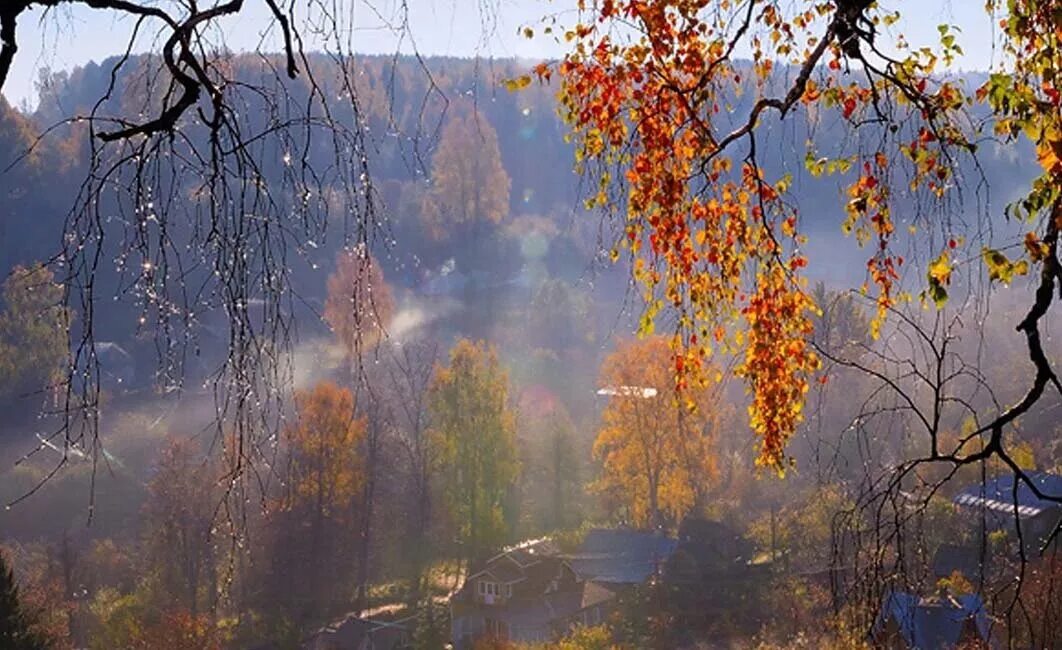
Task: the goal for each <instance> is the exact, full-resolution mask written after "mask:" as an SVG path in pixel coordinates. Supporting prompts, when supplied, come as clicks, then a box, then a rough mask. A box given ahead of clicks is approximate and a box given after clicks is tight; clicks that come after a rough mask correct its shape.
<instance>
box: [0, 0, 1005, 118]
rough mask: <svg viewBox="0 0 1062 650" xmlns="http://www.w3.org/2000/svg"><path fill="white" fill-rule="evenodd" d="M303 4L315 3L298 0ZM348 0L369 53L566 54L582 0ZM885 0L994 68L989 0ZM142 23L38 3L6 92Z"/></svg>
mask: <svg viewBox="0 0 1062 650" xmlns="http://www.w3.org/2000/svg"><path fill="white" fill-rule="evenodd" d="M0 1H2V0H0ZM172 1H173V0H163V1H161V2H157V3H155V4H159V5H163V6H164V5H166V4H170V3H171V2H172ZM295 4H296V6H305V4H306V3H301V2H298V0H296V3H295ZM341 4H343V5H344V6H346V7H348V8H349V10H350V15H348V16H344V17H343V18H344V22H345V23H346V24H349V25H352V26H353V27H352V29H351V30H350V35H351V41H352V43H353V47H352V49H353V50H355V51H358V52H362V53H366V54H391V53H394V52H396V51H400V52H411V51H413V50H414V49H415V50H416V51H417V52H419V53H420V54H423V55H448V56H462V57H473V56H479V57H495V58H505V57H522V58H529V59H544V58H557V57H559V56H561V55H562V54H563V53H564V43H563V41H558V39H557V38H555V37H551V36H546V35H544V34H543V33H542V29H541V27H542V26H543V25H544V24H546V23H544V21H547V22H548V21H552V20H554V19H555V20H556V21H557V23H558V24H559V25H562V26H565V25H567V26H570V25H572V24H573V23H574V22H575V21H576V18H577V14H576V11H575V4H576V0H404V2H403V0H342V2H341ZM881 4H882V5H883V6H884V7H885V8H886V9H899V10H900V11H901V12H902V13H903V14H904V18H903V19H902V20H901V22H900V23H898V24H897V25H895V26H894V27H893V28H892V29H893V31H895V32H899V33H903V34H904V35H905V36H906V37H907V40H908V41H909V42H910V43H911V45H913V46H917V45H921V44H935V43H937V41H938V40H939V35H938V33H937V26H938V25H940V24H944V23H947V24H952V25H957V26H959V27H960V28H961V30H962V35H961V37H960V41H959V42H960V43H961V45H962V46H963V48H964V50H965V54H964V56H962V57H960V59H959V60H958V61H957V62H956V67H957V68H959V69H963V70H984V69H987V68H988V67H989V65H990V64H991V62H992V47H991V40H992V20H991V19H990V17H989V16H988V15H987V14H986V13H985V12H984V9H983V7H984V3H983V2H982V1H981V0H918V1H917V2H911V1H910V0H907V1H903V0H891V1H890V0H884V1H883V2H882V3H881ZM403 5H405V6H407V7H408V11H404V10H403V9H402V7H403ZM404 17H406V18H407V19H408V29H405V30H403V29H400V26H401V25H402V22H403V18H404ZM269 23H270V21H269V17H268V14H267V12H266V9H265V3H264V2H262V1H261V0H251V1H250V2H248V4H247V7H246V8H245V9H244V11H243V12H242V13H241V15H239V16H235V17H230V18H227V19H226V20H225V21H224V22H223V23H221V30H222V32H223V33H221V34H214V35H212V38H213V39H214V41H215V42H221V41H222V40H223V41H224V43H225V44H226V45H227V46H228V47H229V48H232V49H234V50H250V49H254V48H255V47H257V46H258V45H259V44H260V43H262V42H265V43H266V45H267V46H270V47H267V49H271V48H275V47H276V45H275V43H276V34H273V33H265V32H266V28H267V26H268V25H269ZM525 26H530V27H532V28H536V30H535V31H536V36H535V38H532V39H527V38H525V37H524V36H522V35H520V34H519V33H518V32H519V31H520V30H521V28H522V27H525ZM133 28H134V21H132V20H131V19H129V18H126V17H122V16H121V15H119V14H116V13H115V12H113V11H105V10H95V9H90V8H87V7H84V6H76V5H73V6H71V5H63V6H62V7H61V8H59V9H53V10H52V11H50V12H49V13H45V12H44V10H43V9H40V8H37V9H34V10H33V11H31V12H30V13H29V15H24V16H23V17H22V18H21V19H20V21H19V29H18V35H19V50H18V54H17V56H16V58H15V62H14V65H13V67H12V70H11V73H10V75H9V78H8V80H7V82H6V83H5V86H4V90H3V94H4V95H5V96H6V98H7V99H8V101H10V102H12V103H14V104H16V105H19V106H32V105H33V104H34V103H35V97H36V89H35V85H36V80H37V79H38V78H39V75H40V72H41V71H42V70H44V69H51V70H66V69H70V68H72V67H74V66H77V65H83V64H84V63H86V62H88V61H90V60H94V61H99V60H102V59H104V58H106V57H108V56H111V55H115V54H120V53H121V52H122V51H124V49H125V47H126V45H127V43H128V42H129V38H130V34H131V33H132V31H133ZM557 31H561V32H562V31H563V30H557ZM271 44H272V45H271ZM310 44H311V45H312V39H311V43H310ZM151 46H152V39H151V38H150V34H148V35H145V36H142V37H141V38H139V39H138V40H137V41H136V47H135V48H134V50H135V51H144V50H147V49H150V48H151Z"/></svg>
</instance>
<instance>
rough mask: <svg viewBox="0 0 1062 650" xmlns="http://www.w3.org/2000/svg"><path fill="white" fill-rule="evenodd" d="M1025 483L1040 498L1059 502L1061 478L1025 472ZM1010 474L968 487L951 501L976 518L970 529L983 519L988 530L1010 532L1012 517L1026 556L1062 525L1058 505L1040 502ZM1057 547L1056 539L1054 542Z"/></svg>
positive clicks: (1023, 484)
mask: <svg viewBox="0 0 1062 650" xmlns="http://www.w3.org/2000/svg"><path fill="white" fill-rule="evenodd" d="M1027 475H1028V477H1029V480H1030V481H1031V482H1032V483H1033V485H1035V486H1036V489H1037V490H1038V491H1039V492H1040V494H1042V495H1044V496H1046V497H1055V498H1062V476H1058V475H1057V474H1050V473H1048V472H1031V471H1030V472H1027ZM1015 480H1016V478H1015V476H1014V475H1013V474H1005V475H1001V476H996V477H993V478H990V479H988V480H986V481H985V483H984V485H981V484H976V485H971V486H969V487H967V488H965V489H963V490H962V491H961V492H959V493H958V494H957V495H955V498H954V499H952V502H953V503H954V504H955V506H956V508H957V509H958V510H959V511H960V512H961V513H967V514H969V515H976V516H975V517H972V519H973V520H974V522H973V523H972V525H973V526H976V527H977V528H978V529H979V528H980V526H981V516H982V515H984V516H985V518H986V520H987V524H988V529H989V530H1007V531H1013V530H1014V522H1015V517H1017V520H1018V521H1020V522H1021V528H1022V538H1023V539H1024V541H1025V545H1026V549H1025V550H1026V552H1027V553H1028V552H1032V551H1035V552H1036V553H1037V554H1038V553H1039V549H1040V547H1041V546H1043V544H1044V543H1045V542H1046V541H1047V539H1048V538H1049V537H1050V535H1051V534H1052V532H1054V530H1055V527H1056V526H1058V525H1059V522H1060V521H1062V503H1059V502H1058V501H1053V500H1051V499H1048V498H1041V497H1040V496H1037V494H1036V493H1035V492H1034V491H1033V490H1032V489H1031V488H1030V487H1029V486H1028V485H1027V484H1026V483H1025V482H1024V481H1021V480H1018V483H1017V489H1015V485H1014V482H1015ZM1054 543H1055V544H1058V543H1059V542H1058V538H1057V537H1056V538H1055V542H1054Z"/></svg>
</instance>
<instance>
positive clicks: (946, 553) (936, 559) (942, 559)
mask: <svg viewBox="0 0 1062 650" xmlns="http://www.w3.org/2000/svg"><path fill="white" fill-rule="evenodd" d="M980 570H981V554H980V552H979V551H978V550H977V549H976V548H971V547H969V546H959V545H957V544H941V545H940V546H938V547H937V551H936V553H934V554H933V575H935V576H937V577H938V578H946V577H948V576H950V575H951V574H952V573H954V572H956V571H958V572H959V573H961V574H963V575H964V576H965V577H966V578H967V579H970V580H972V579H973V578H975V577H977V575H978V574H979V573H980Z"/></svg>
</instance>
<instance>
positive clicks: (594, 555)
mask: <svg viewBox="0 0 1062 650" xmlns="http://www.w3.org/2000/svg"><path fill="white" fill-rule="evenodd" d="M677 546H678V541H677V540H675V539H674V538H671V537H667V536H665V535H663V534H660V533H653V532H645V531H638V530H628V529H622V528H620V529H604V528H595V529H593V530H591V531H590V532H588V533H587V534H586V538H585V539H584V540H583V543H582V544H581V545H580V546H579V551H578V552H576V553H574V554H572V555H569V556H567V560H568V564H569V565H570V566H571V567H572V569H574V570H575V573H576V574H578V575H579V577H580V578H581V579H584V580H596V581H598V582H604V583H612V584H640V583H643V582H645V581H646V580H648V579H649V577H650V576H652V575H653V573H654V572H655V571H656V570H657V569H658V568H659V567H660V566H661V564H662V563H664V562H665V561H667V559H668V558H670V557H671V554H672V553H674V552H675V548H676V547H677Z"/></svg>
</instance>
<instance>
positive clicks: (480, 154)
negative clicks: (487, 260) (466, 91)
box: [423, 108, 511, 239]
mask: <svg viewBox="0 0 1062 650" xmlns="http://www.w3.org/2000/svg"><path fill="white" fill-rule="evenodd" d="M510 186H511V181H510V179H509V174H508V173H506V171H505V167H504V166H503V165H502V161H501V151H500V150H499V149H498V134H497V132H496V131H495V130H494V127H493V126H491V125H490V122H488V121H487V120H486V119H485V118H482V117H479V116H477V115H476V114H475V113H474V112H473V111H471V110H469V109H460V108H457V109H455V110H454V112H453V114H452V116H451V117H450V119H449V120H448V121H447V123H446V125H445V126H444V127H443V130H442V135H440V137H439V148H438V149H436V151H435V155H434V156H433V157H432V160H431V190H430V191H429V192H428V194H427V196H426V198H425V201H424V205H423V219H424V224H425V226H426V227H427V229H428V231H429V232H430V233H431V235H432V236H433V237H434V238H436V239H444V238H446V237H448V236H451V235H453V234H454V230H455V228H462V229H466V230H471V234H472V236H473V238H474V239H475V238H478V235H479V234H480V232H481V231H482V227H483V226H484V225H485V224H488V223H490V224H496V223H498V222H500V221H501V220H502V219H504V218H505V217H506V215H508V214H509V188H510Z"/></svg>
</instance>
